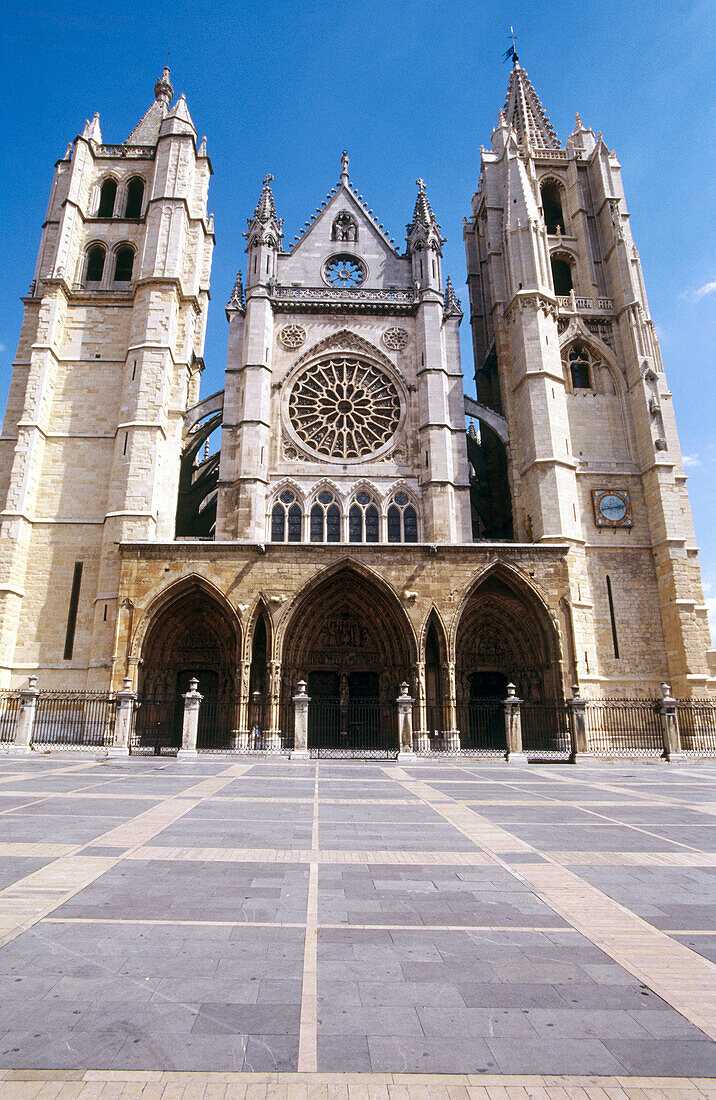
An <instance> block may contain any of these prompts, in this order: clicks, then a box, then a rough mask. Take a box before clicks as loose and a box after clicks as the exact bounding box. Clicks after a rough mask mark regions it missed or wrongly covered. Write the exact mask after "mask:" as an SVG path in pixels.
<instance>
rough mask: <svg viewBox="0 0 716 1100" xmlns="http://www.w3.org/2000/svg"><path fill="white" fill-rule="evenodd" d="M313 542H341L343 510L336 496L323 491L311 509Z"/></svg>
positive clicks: (311, 537) (325, 490)
mask: <svg viewBox="0 0 716 1100" xmlns="http://www.w3.org/2000/svg"><path fill="white" fill-rule="evenodd" d="M310 523H311V534H310V539H311V542H340V541H341V510H340V507H339V505H338V502H337V500H336V497H335V494H334V493H332V492H330V491H329V490H328V489H324V490H322V491H321V492H320V493H319V494H318V496H317V497H316V502H315V504H314V505H313V507H312V508H311V517H310Z"/></svg>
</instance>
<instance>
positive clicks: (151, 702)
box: [137, 582, 240, 748]
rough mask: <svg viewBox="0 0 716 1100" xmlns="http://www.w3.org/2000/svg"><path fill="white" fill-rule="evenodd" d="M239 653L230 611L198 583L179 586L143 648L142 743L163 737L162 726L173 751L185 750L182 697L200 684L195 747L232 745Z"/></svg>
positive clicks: (236, 628)
mask: <svg viewBox="0 0 716 1100" xmlns="http://www.w3.org/2000/svg"><path fill="white" fill-rule="evenodd" d="M239 647H240V637H239V626H238V622H237V621H236V619H235V618H234V617H233V614H232V612H231V609H230V608H228V607H226V606H224V605H223V604H222V603H221V602H220V600H219V599H218V598H217V597H216V596H214V595H213V594H212V593H211V592H210V591H209V590H208V589H207V588H205V587H204V586H203V585H202V584H200V583H199V582H189V583H188V584H182V585H181V586H179V587H178V588H177V590H176V592H174V593H172V595H171V596H170V597H169V598H168V599H167V600H166V601H165V602H164V603H163V604H162V605H161V606H160V607H159V608H158V609H157V611H156V612H155V614H154V615H153V617H152V621H151V623H150V626H149V629H148V630H147V633H146V635H145V638H144V642H143V645H142V650H141V663H140V683H139V700H140V703H141V706H140V708H139V712H138V716H137V732H138V736H139V738H140V740H141V738H142V737H144V738H145V740H146V739H149V738H150V737H154V736H156V737H158V736H160V733H161V731H160V729H159V726H162V728H163V729H164V733H165V735H166V737H168V738H169V740H168V742H167V743H168V744H169V745H173V746H175V747H178V746H179V745H180V744H181V730H182V716H183V700H182V695H183V694H184V693H185V692H187V691H188V690H189V684H190V681H191V680H192V679H196V680H198V682H199V686H198V690H199V692H200V693H201V694H202V695H203V697H204V699H203V702H202V704H201V708H200V711H199V730H198V737H197V745H198V747H199V748H203V747H205V742H206V741H207V738H210V740H211V746H210V747H212V748H216V747H221V743H222V739H225V740H226V742H227V745H228V744H229V740H228V738H229V734H230V727H231V726H232V715H231V706H230V705H229V704H231V702H232V700H233V699H234V694H235V677H236V669H237V665H238V655H239V651H240V648H239ZM219 714H220V715H221V719H220V720H219V718H217V715H219ZM217 722H219V725H221V724H222V723H223V725H226V727H227V728H226V730H224V729H223V727H222V729H219V728H218V726H217ZM150 724H152V725H153V726H155V727H156V728H155V729H150V728H149V726H150ZM145 727H146V728H145ZM167 727H168V729H167Z"/></svg>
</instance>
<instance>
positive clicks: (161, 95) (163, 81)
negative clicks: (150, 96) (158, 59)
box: [154, 65, 174, 107]
mask: <svg viewBox="0 0 716 1100" xmlns="http://www.w3.org/2000/svg"><path fill="white" fill-rule="evenodd" d="M173 95H174V89H173V87H172V82H171V80H170V77H169V66H168V65H165V66H164V71H163V72H162V75H161V76H160V77H159V80H158V81H157V82H156V84H155V85H154V98H155V99H157V100H158V101H159V102H160V103H163V104H164V105H165V106H166V107H168V106H169V104H170V103H171V101H172V97H173Z"/></svg>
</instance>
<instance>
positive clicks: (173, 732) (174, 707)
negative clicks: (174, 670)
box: [129, 695, 184, 756]
mask: <svg viewBox="0 0 716 1100" xmlns="http://www.w3.org/2000/svg"><path fill="white" fill-rule="evenodd" d="M183 719H184V700H183V699H182V698H181V696H180V695H170V696H164V697H151V698H146V699H145V698H142V697H140V698H139V699H138V700H137V706H136V709H135V714H134V724H133V727H132V734H131V737H130V739H129V751H130V752H131V753H132V754H133V755H152V754H153V755H155V756H161V755H172V754H175V753H176V752H177V750H178V749H179V748H180V747H181V731H182V722H183Z"/></svg>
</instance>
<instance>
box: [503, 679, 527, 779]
mask: <svg viewBox="0 0 716 1100" xmlns="http://www.w3.org/2000/svg"><path fill="white" fill-rule="evenodd" d="M521 702H522V700H521V699H518V698H517V693H516V689H515V685H514V684H508V685H507V698H506V699H503V700H502V705H503V706H504V708H505V741H506V742H507V753H506V758H507V763H508V764H526V763H527V757H526V756H525V754H524V753H523V751H522V719H521V717H520V703H521Z"/></svg>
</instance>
